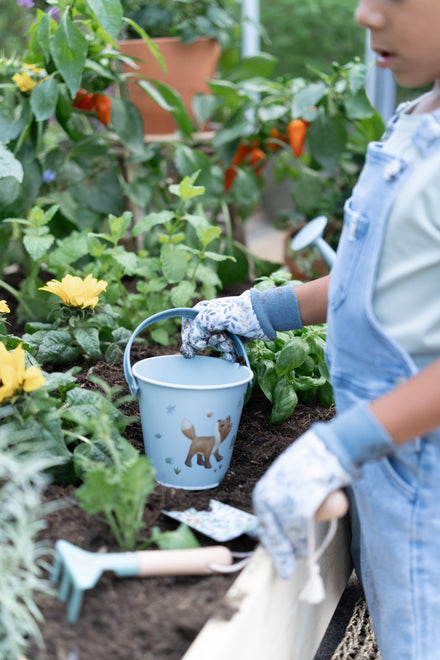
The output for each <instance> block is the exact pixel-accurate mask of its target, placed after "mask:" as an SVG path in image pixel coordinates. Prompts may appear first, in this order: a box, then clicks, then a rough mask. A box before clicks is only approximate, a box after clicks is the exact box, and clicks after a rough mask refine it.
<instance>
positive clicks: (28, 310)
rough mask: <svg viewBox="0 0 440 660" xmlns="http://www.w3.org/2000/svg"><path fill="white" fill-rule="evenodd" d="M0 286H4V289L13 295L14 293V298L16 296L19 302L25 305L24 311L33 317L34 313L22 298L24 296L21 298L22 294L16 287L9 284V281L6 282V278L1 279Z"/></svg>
mask: <svg viewBox="0 0 440 660" xmlns="http://www.w3.org/2000/svg"><path fill="white" fill-rule="evenodd" d="M0 287H3V289H5V290H6V291H8V292H9V293H10V294H11V295H13V296H14V298H16V299H17V300H18V302H19V303H20V305H21V306H22V307H23V309H24V311H25V312H26V314H27V315H28V316H29V317H30V318H32V316H33V314H32V310H31V309H30V308H29V307H28V306H27V304H26V303H25V302H24V301H23V300H22V298H21V296H20V293H19V292H18V291H17V290H16V289H14V287H12V286H11V285H10V284H8V283H7V282H5V281H4V280H0Z"/></svg>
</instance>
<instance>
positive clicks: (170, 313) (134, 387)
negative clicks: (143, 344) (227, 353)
mask: <svg viewBox="0 0 440 660" xmlns="http://www.w3.org/2000/svg"><path fill="white" fill-rule="evenodd" d="M197 314H198V311H197V310H196V309H193V308H192V307H175V308H174V309H166V310H164V311H163V312H158V313H157V314H153V316H150V317H149V318H148V319H145V321H142V323H140V324H139V325H138V327H137V328H136V329H135V330H134V331H133V334H132V335H131V337H130V339H129V340H128V342H127V345H126V347H125V351H124V375H125V380H126V381H127V383H128V387H129V388H130V392H131V393H132V395H133V396H136V394H137V393H138V390H139V386H138V384H137V382H136V379H135V377H134V376H133V371H132V369H131V362H130V353H131V347H132V344H133V341H134V339H135V337H136V336H137V335H138V334H139V333H140V332H142V330H144V329H145V328H147V327H148V326H149V325H152V324H153V323H156V321H163V320H164V319H172V318H176V317H179V316H182V317H186V318H192V319H193V318H195V317H196V316H197ZM228 335H229V336H230V337H231V339H232V341H233V342H234V348H235V350H236V351H237V354H238V356H239V357H241V358H243V360H244V361H245V363H246V366H247V367H248V368H249V369H250V364H249V359H248V356H247V353H246V349H245V347H244V345H243V342H242V341H241V339H239V337H238V336H237V335H233V334H231V333H228Z"/></svg>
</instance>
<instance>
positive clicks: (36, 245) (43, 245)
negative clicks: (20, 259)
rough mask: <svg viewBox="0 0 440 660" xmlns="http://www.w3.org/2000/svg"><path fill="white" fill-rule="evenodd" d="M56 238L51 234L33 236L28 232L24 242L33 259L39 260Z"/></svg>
mask: <svg viewBox="0 0 440 660" xmlns="http://www.w3.org/2000/svg"><path fill="white" fill-rule="evenodd" d="M54 240H55V239H54V237H53V236H51V235H49V236H32V235H30V234H26V235H25V236H24V237H23V244H24V247H25V248H26V251H27V252H28V254H29V256H30V257H31V259H32V260H33V261H39V260H40V259H42V258H43V257H44V255H45V254H46V252H47V251H48V249H49V248H50V246H51V245H52V243H53V242H54Z"/></svg>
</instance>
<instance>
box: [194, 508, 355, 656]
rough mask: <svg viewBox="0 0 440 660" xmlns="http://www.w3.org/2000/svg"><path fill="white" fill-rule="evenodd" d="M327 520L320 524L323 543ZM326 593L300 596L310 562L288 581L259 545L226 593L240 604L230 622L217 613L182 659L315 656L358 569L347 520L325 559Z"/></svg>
mask: <svg viewBox="0 0 440 660" xmlns="http://www.w3.org/2000/svg"><path fill="white" fill-rule="evenodd" d="M326 529H327V523H317V529H316V537H317V542H318V543H320V542H321V541H322V539H323V537H324V535H325V531H326ZM319 563H320V567H321V575H322V577H323V580H324V585H325V590H326V597H325V599H324V601H323V602H321V603H319V604H317V605H310V604H308V603H304V602H303V601H301V600H299V593H300V591H301V589H302V588H303V586H304V584H305V580H306V578H307V574H306V566H305V562H304V561H301V562H299V563H298V567H297V570H296V571H295V574H294V575H293V577H292V578H290V579H289V580H281V579H280V578H278V577H277V576H276V575H275V573H274V569H273V565H272V562H271V559H270V557H269V555H268V553H267V552H266V550H265V549H264V548H263V547H262V546H261V545H260V546H258V548H257V550H256V553H255V555H254V556H253V558H252V560H251V562H250V563H249V564H248V565H247V566H246V568H245V569H244V570H243V571H242V573H241V574H240V575H239V577H238V578H237V579H236V580H235V582H234V583H233V585H232V586H231V588H230V589H229V591H228V592H227V594H226V596H225V605H226V606H227V607H232V608H234V607H236V608H237V610H236V612H235V614H234V615H233V616H232V618H231V619H230V620H229V621H224V620H220V619H219V618H216V617H212V618H211V619H210V620H209V621H208V622H207V623H206V624H205V626H204V627H203V628H202V630H201V632H200V633H199V635H198V636H197V637H196V639H195V640H194V642H193V643H192V644H191V646H190V647H189V649H188V651H187V652H186V653H185V655H184V656H183V658H182V660H208V658H209V660H225V658H230V659H231V660H232V658H237V657H239V658H240V660H268V659H269V658H276V659H277V660H313V657H314V656H315V654H316V651H317V649H318V647H319V645H320V643H321V641H322V638H323V636H324V634H325V631H326V630H327V627H328V624H329V623H330V620H331V618H332V616H333V614H334V611H335V609H336V607H337V605H338V602H339V600H340V598H341V595H342V593H343V591H344V589H345V586H346V584H347V582H348V579H349V577H350V575H351V572H352V570H353V565H352V561H351V557H350V532H349V523H348V518H347V517H345V518H343V519H342V520H341V521H340V522H339V524H338V531H337V533H336V535H335V537H334V539H333V541H332V543H331V544H330V545H329V547H328V548H327V550H326V551H325V552H324V554H323V555H322V557H321V559H320V562H319Z"/></svg>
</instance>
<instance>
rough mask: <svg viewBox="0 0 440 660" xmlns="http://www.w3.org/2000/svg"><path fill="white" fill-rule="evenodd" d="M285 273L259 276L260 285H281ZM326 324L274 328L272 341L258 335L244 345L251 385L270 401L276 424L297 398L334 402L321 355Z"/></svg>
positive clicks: (285, 277) (285, 275) (284, 417)
mask: <svg viewBox="0 0 440 660" xmlns="http://www.w3.org/2000/svg"><path fill="white" fill-rule="evenodd" d="M287 279H288V274H286V273H284V272H282V271H281V272H280V273H279V274H277V273H274V274H273V276H271V278H262V279H261V280H260V282H257V284H256V286H257V287H258V288H260V289H265V288H271V287H272V286H274V284H275V283H276V284H278V285H282V284H283V283H285V282H286V280H287ZM326 334H327V332H326V325H325V324H323V325H311V326H306V327H304V328H302V329H300V330H290V331H287V332H277V336H276V339H275V340H274V341H269V342H263V341H261V340H259V339H257V340H255V341H254V342H252V343H250V344H249V345H247V346H246V350H247V353H248V357H249V364H250V366H251V368H252V370H253V371H254V374H255V378H254V381H253V386H254V387H255V386H257V385H258V386H259V387H260V389H261V390H262V392H263V393H264V395H265V396H266V397H267V398H268V400H269V401H270V402H271V404H272V412H271V417H270V421H271V423H272V424H279V423H281V422H282V421H284V420H285V419H287V418H288V417H290V415H291V414H292V413H293V411H294V410H295V408H296V406H297V404H298V401H301V402H303V403H310V402H314V401H320V402H321V403H323V404H324V405H326V406H330V405H332V403H333V391H332V387H331V385H330V381H329V372H328V368H327V365H326V363H325V358H324V347H325V340H326Z"/></svg>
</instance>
